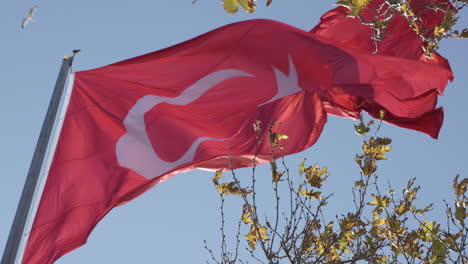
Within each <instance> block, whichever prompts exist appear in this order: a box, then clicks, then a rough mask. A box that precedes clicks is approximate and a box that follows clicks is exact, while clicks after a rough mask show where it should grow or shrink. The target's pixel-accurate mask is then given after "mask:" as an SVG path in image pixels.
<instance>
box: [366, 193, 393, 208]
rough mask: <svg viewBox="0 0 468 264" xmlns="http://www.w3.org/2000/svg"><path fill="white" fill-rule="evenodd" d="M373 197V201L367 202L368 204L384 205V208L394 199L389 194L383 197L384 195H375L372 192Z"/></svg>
mask: <svg viewBox="0 0 468 264" xmlns="http://www.w3.org/2000/svg"><path fill="white" fill-rule="evenodd" d="M372 199H373V200H372V201H371V202H368V203H367V204H368V205H376V207H382V208H385V207H388V205H389V203H390V202H391V201H392V200H391V199H390V198H388V197H387V196H384V197H382V196H379V195H374V194H372Z"/></svg>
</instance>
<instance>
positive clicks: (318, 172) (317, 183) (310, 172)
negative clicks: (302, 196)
mask: <svg viewBox="0 0 468 264" xmlns="http://www.w3.org/2000/svg"><path fill="white" fill-rule="evenodd" d="M326 173H327V168H322V169H320V168H319V165H318V164H315V166H314V167H311V168H307V171H306V179H307V181H308V182H309V184H310V185H311V186H312V187H315V188H321V187H322V182H324V181H325V180H326V179H327V178H328V175H326ZM324 174H325V176H324V177H323V178H322V175H324Z"/></svg>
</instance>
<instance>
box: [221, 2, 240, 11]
mask: <svg viewBox="0 0 468 264" xmlns="http://www.w3.org/2000/svg"><path fill="white" fill-rule="evenodd" d="M223 8H224V10H226V12H228V13H229V14H234V13H236V12H237V10H238V9H239V2H238V0H223Z"/></svg>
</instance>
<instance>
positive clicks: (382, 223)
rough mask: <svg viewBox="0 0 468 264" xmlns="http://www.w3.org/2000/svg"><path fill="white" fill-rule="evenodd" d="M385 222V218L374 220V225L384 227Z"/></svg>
mask: <svg viewBox="0 0 468 264" xmlns="http://www.w3.org/2000/svg"><path fill="white" fill-rule="evenodd" d="M386 221H387V218H379V219H377V220H374V225H375V226H381V225H384V224H385V223H386Z"/></svg>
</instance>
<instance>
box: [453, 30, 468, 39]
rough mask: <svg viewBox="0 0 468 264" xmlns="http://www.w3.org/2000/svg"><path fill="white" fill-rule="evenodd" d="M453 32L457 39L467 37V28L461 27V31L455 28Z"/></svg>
mask: <svg viewBox="0 0 468 264" xmlns="http://www.w3.org/2000/svg"><path fill="white" fill-rule="evenodd" d="M453 33H454V34H455V37H456V38H458V39H461V38H468V28H465V29H463V30H462V32H461V33H460V32H459V31H458V30H455V31H454V32H453Z"/></svg>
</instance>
